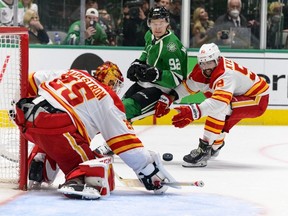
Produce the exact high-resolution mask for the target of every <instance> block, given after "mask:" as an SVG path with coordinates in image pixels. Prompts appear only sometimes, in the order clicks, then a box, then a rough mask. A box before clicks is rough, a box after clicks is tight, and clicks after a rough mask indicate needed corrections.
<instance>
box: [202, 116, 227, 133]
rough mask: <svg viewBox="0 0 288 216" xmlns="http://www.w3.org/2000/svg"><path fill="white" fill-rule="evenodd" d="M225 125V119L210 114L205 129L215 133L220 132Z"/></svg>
mask: <svg viewBox="0 0 288 216" xmlns="http://www.w3.org/2000/svg"><path fill="white" fill-rule="evenodd" d="M224 125H225V121H220V120H218V119H215V118H212V117H210V116H208V117H207V119H206V122H205V127H204V129H205V130H207V131H209V132H211V133H214V134H220V133H221V131H222V129H223V127H224Z"/></svg>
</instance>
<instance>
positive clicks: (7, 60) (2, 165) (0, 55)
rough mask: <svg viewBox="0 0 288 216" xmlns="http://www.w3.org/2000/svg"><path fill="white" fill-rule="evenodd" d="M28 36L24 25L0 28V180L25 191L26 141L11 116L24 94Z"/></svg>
mask: <svg viewBox="0 0 288 216" xmlns="http://www.w3.org/2000/svg"><path fill="white" fill-rule="evenodd" d="M28 48H29V37H28V32H27V29H26V28H21V27H1V28H0V95H1V100H0V141H1V142H0V152H1V157H0V182H1V183H11V184H15V185H18V186H17V187H18V188H19V189H22V190H26V188H27V187H26V185H27V152H28V149H27V147H28V146H27V142H26V141H25V140H24V139H23V138H22V136H21V135H20V133H19V130H18V128H17V127H16V126H15V124H14V122H13V121H12V120H11V118H10V115H9V113H10V114H13V113H11V111H10V110H13V106H14V105H15V102H16V101H17V100H19V99H20V98H21V97H25V96H27V88H28V55H29V54H28Z"/></svg>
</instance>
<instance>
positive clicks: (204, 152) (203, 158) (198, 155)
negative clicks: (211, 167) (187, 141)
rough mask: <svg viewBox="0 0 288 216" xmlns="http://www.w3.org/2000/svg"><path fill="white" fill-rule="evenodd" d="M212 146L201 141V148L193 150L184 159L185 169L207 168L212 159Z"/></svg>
mask: <svg viewBox="0 0 288 216" xmlns="http://www.w3.org/2000/svg"><path fill="white" fill-rule="evenodd" d="M211 149H212V146H211V145H209V143H208V142H206V141H204V140H202V139H199V146H198V148H197V149H193V150H192V151H191V152H190V154H188V155H185V156H184V157H183V160H184V162H183V164H182V166H183V167H205V166H207V161H208V160H209V159H210V157H211Z"/></svg>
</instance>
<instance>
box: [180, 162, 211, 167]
mask: <svg viewBox="0 0 288 216" xmlns="http://www.w3.org/2000/svg"><path fill="white" fill-rule="evenodd" d="M182 166H183V167H206V166H207V161H201V162H198V163H188V162H185V161H184V162H183V163H182Z"/></svg>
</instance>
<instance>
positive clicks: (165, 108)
mask: <svg viewBox="0 0 288 216" xmlns="http://www.w3.org/2000/svg"><path fill="white" fill-rule="evenodd" d="M171 103H172V100H171V98H170V97H169V95H168V94H165V93H164V94H162V95H161V97H160V99H159V100H158V102H157V103H156V106H155V116H156V117H157V118H160V117H162V116H164V115H166V114H168V113H169V112H170V108H169V107H170V105H171Z"/></svg>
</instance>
